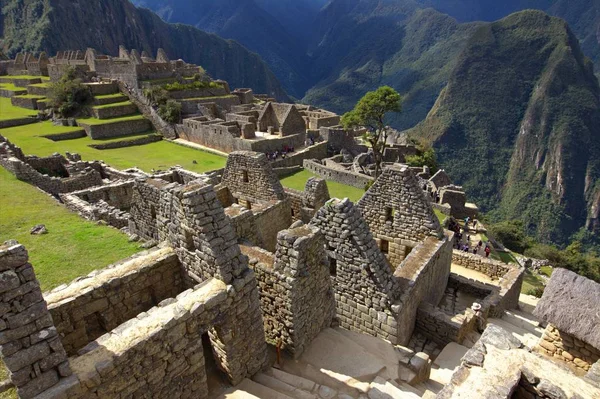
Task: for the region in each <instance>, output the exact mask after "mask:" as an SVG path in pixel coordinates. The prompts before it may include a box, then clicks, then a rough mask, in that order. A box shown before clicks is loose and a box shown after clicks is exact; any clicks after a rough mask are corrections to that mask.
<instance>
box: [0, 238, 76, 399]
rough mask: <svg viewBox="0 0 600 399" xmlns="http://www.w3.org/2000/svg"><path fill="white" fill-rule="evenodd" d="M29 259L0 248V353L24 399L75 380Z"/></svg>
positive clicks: (18, 248) (20, 250)
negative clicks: (0, 330)
mask: <svg viewBox="0 0 600 399" xmlns="http://www.w3.org/2000/svg"><path fill="white" fill-rule="evenodd" d="M28 259H29V256H28V254H27V251H26V250H25V248H24V247H23V246H22V245H19V244H17V243H8V242H7V243H5V244H4V245H0V293H1V294H2V302H1V304H0V305H1V306H0V307H1V312H0V314H1V316H0V324H1V325H2V333H0V353H1V354H2V360H3V363H4V365H5V366H6V369H7V370H8V372H9V378H10V380H11V382H12V383H13V384H14V385H15V387H16V388H17V394H18V395H19V398H22V399H28V398H32V397H34V396H36V395H37V394H39V393H41V392H43V391H45V390H46V389H49V388H51V387H52V386H54V385H55V384H57V383H58V382H59V380H60V379H61V378H63V377H68V376H69V375H71V368H70V367H69V363H68V359H67V354H66V353H65V350H64V348H63V346H62V343H61V341H60V338H59V337H58V334H57V330H56V328H55V327H54V323H53V321H52V317H51V316H50V313H49V312H48V308H47V306H46V302H45V301H44V298H43V297H42V291H41V289H40V285H39V283H38V281H37V279H36V277H35V273H34V271H33V267H32V266H31V264H30V263H28Z"/></svg>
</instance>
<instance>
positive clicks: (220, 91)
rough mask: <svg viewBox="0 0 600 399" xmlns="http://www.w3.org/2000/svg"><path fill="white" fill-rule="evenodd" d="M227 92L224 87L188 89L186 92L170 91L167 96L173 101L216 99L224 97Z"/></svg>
mask: <svg viewBox="0 0 600 399" xmlns="http://www.w3.org/2000/svg"><path fill="white" fill-rule="evenodd" d="M228 94H229V92H228V91H227V90H226V89H225V88H224V87H209V88H206V89H188V90H177V91H170V92H169V95H170V96H171V98H174V99H183V98H187V99H189V98H194V99H197V98H201V97H217V96H226V95H228Z"/></svg>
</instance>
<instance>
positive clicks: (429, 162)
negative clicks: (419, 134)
mask: <svg viewBox="0 0 600 399" xmlns="http://www.w3.org/2000/svg"><path fill="white" fill-rule="evenodd" d="M406 163H407V164H408V165H410V166H417V167H421V166H427V167H428V168H429V173H431V174H432V175H433V174H435V173H436V172H437V171H438V162H437V157H436V155H435V150H434V149H433V147H431V145H429V144H428V143H425V142H422V143H418V144H417V153H416V154H415V155H408V156H406Z"/></svg>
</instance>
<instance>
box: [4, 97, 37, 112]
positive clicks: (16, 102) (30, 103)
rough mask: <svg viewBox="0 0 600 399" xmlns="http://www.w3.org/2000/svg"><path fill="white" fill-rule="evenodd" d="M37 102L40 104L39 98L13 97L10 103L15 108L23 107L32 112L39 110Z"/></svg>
mask: <svg viewBox="0 0 600 399" xmlns="http://www.w3.org/2000/svg"><path fill="white" fill-rule="evenodd" d="M37 102H38V99H37V98H32V97H18V96H13V97H11V99H10V103H11V104H12V105H13V106H15V107H21V108H27V109H32V110H36V109H38V106H37Z"/></svg>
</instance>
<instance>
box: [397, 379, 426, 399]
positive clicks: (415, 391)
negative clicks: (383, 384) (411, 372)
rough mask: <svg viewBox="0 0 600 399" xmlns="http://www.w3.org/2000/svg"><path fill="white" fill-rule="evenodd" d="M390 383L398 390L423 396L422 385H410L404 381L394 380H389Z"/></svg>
mask: <svg viewBox="0 0 600 399" xmlns="http://www.w3.org/2000/svg"><path fill="white" fill-rule="evenodd" d="M389 383H390V384H392V385H393V386H395V387H396V388H398V389H399V390H401V391H403V392H411V393H413V394H415V395H417V396H418V397H421V396H423V394H424V393H425V391H426V390H425V389H423V387H422V386H418V385H417V386H414V387H413V386H412V385H410V384H407V383H405V382H399V383H398V382H395V381H389Z"/></svg>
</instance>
